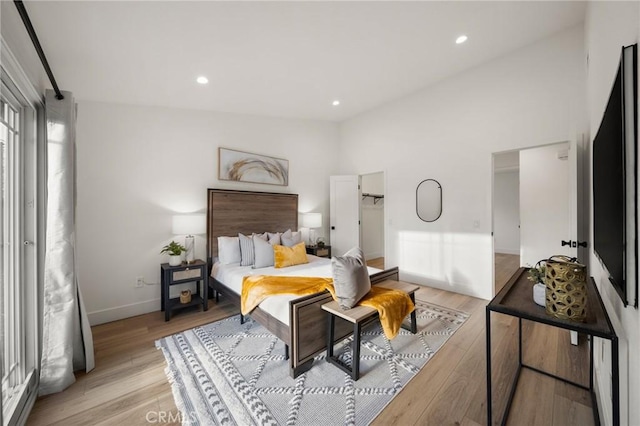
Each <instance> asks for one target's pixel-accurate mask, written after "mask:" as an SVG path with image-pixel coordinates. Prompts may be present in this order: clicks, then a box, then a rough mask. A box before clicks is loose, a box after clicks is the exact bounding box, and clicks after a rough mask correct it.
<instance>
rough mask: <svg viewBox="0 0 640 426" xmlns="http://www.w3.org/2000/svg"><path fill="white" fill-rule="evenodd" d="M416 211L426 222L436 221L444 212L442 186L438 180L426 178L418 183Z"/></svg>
mask: <svg viewBox="0 0 640 426" xmlns="http://www.w3.org/2000/svg"><path fill="white" fill-rule="evenodd" d="M416 213H417V214H418V217H419V218H420V219H422V220H423V221H425V222H434V221H436V220H437V219H438V218H439V217H440V215H441V214H442V186H440V183H439V182H438V181H437V180H434V179H426V180H423V181H422V182H420V183H419V184H418V187H417V188H416Z"/></svg>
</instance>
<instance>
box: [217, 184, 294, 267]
mask: <svg viewBox="0 0 640 426" xmlns="http://www.w3.org/2000/svg"><path fill="white" fill-rule="evenodd" d="M287 229H291V230H292V231H297V230H298V194H281V193H275V192H257V191H235V190H230V189H212V188H209V189H208V190H207V261H209V262H211V259H212V258H213V257H216V256H218V237H220V236H228V237H235V236H237V235H238V233H242V234H245V235H251V233H253V232H255V233H260V232H265V231H268V232H284V231H286V230H287Z"/></svg>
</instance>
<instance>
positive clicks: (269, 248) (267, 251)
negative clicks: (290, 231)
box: [252, 234, 280, 268]
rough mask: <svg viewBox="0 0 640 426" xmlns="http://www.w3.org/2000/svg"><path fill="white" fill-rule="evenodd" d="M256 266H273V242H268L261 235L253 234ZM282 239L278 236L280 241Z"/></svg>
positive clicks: (254, 263) (254, 265)
mask: <svg viewBox="0 0 640 426" xmlns="http://www.w3.org/2000/svg"><path fill="white" fill-rule="evenodd" d="M252 238H253V251H254V256H255V258H254V262H253V267H254V268H266V267H267V266H273V244H271V243H268V242H266V241H265V240H263V239H262V238H261V237H260V236H259V235H255V234H254V235H253V237H252ZM279 240H280V239H279V238H278V241H279Z"/></svg>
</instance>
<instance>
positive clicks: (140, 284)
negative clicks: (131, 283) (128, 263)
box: [136, 277, 144, 288]
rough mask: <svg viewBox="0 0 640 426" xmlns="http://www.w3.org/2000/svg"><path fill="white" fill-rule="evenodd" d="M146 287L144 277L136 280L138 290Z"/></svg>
mask: <svg viewBox="0 0 640 426" xmlns="http://www.w3.org/2000/svg"><path fill="white" fill-rule="evenodd" d="M141 287H144V277H138V278H136V288H141Z"/></svg>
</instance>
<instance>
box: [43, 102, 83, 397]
mask: <svg viewBox="0 0 640 426" xmlns="http://www.w3.org/2000/svg"><path fill="white" fill-rule="evenodd" d="M63 94H64V99H63V100H58V99H56V97H55V93H54V92H53V91H51V90H48V91H47V93H46V100H45V106H46V120H47V222H46V228H47V233H46V254H45V265H44V292H43V293H44V297H43V303H44V306H43V317H42V326H43V329H42V359H41V370H40V388H39V394H40V395H47V394H50V393H54V392H59V391H61V390H63V389H65V388H66V387H68V386H69V385H71V384H72V383H73V382H74V381H75V376H74V374H73V372H74V371H75V370H79V369H86V371H90V370H92V369H93V367H94V358H93V337H92V335H91V327H90V326H89V321H88V319H87V314H86V312H85V309H84V305H83V303H82V297H81V294H80V288H79V287H78V280H77V275H76V263H75V249H76V248H75V207H76V166H75V144H76V140H75V138H76V134H75V130H76V129H75V127H76V104H75V100H74V98H73V94H72V93H70V92H63Z"/></svg>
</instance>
